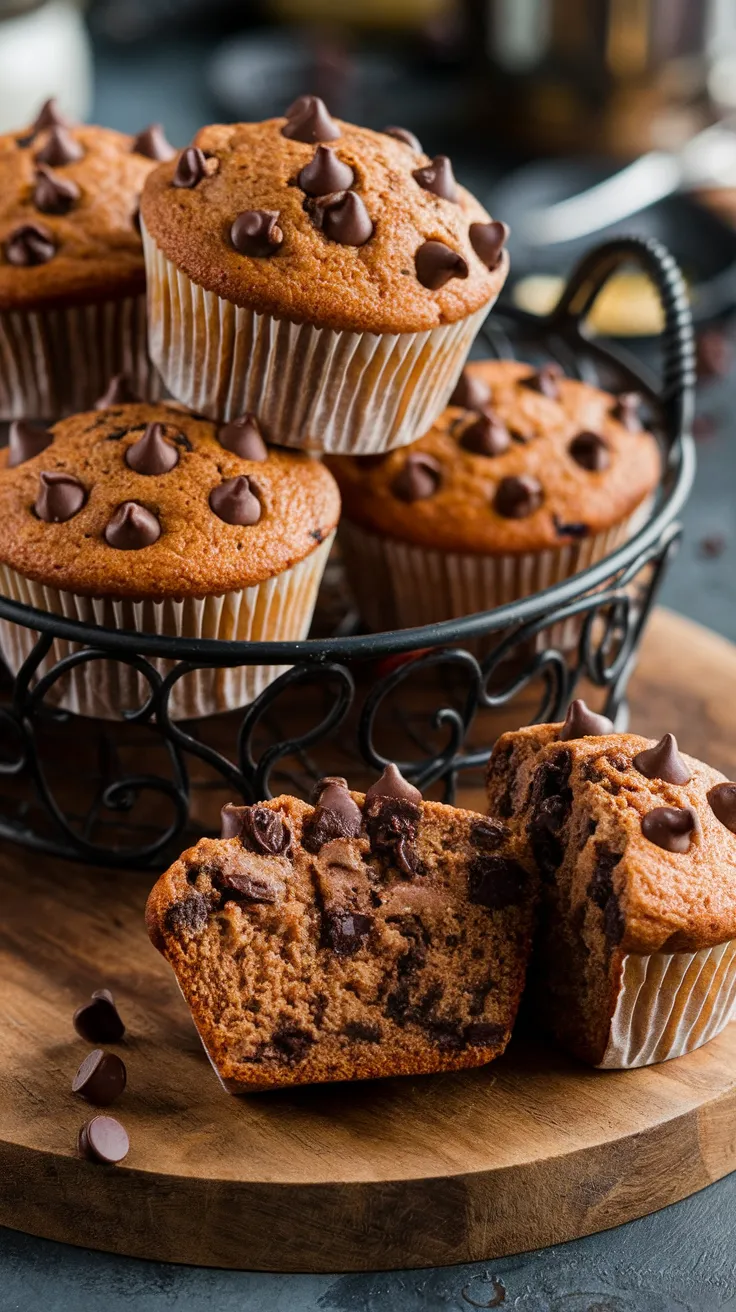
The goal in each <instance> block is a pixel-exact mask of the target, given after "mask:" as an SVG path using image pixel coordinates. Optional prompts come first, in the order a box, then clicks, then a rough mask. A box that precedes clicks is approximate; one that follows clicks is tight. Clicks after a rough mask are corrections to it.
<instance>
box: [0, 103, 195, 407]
mask: <svg viewBox="0 0 736 1312" xmlns="http://www.w3.org/2000/svg"><path fill="white" fill-rule="evenodd" d="M173 154H175V151H174V150H173V148H172V147H171V146H170V145H169V144H168V142H167V141H166V139H165V137H164V135H163V132H162V131H161V128H160V127H159V126H158V125H153V126H152V127H149V128H146V129H145V130H144V131H143V132H140V133H139V134H138V136H136V137H130V136H126V135H125V134H124V133H122V132H113V131H112V130H111V129H110V128H101V127H90V126H86V125H83V124H74V125H72V124H70V123H68V122H67V121H66V120H65V119H64V118H63V117H62V116H61V115H60V113H59V111H58V109H57V108H56V105H55V103H54V102H53V101H47V103H46V104H45V105H44V106H43V108H42V110H41V112H40V114H39V116H38V118H37V119H36V121H35V123H34V124H32V126H30V127H28V128H24V129H23V130H22V131H19V132H8V133H5V134H4V135H3V136H0V419H14V418H19V417H21V416H25V417H31V418H42V419H55V418H58V417H59V416H60V415H62V414H68V413H70V412H72V411H74V410H82V409H85V408H86V407H87V406H90V405H92V404H93V403H94V401H95V398H96V397H98V396H99V395H100V394H101V392H102V391H103V389H104V387H105V385H106V384H107V381H108V379H109V378H110V376H111V375H112V374H117V373H126V374H128V375H129V376H130V380H131V383H132V385H133V388H134V390H135V391H136V392H137V393H138V394H139V395H145V396H149V395H151V394H152V386H153V380H154V379H155V372H154V371H153V370H152V369H151V366H150V364H149V361H148V356H147V350H146V299H145V266H144V261H143V247H142V245H141V237H140V231H139V227H138V202H139V197H140V192H141V188H142V186H143V183H144V181H145V179H146V176H147V174H149V173H150V172H151V170H152V169H153V168H154V167H155V166H156V164H158V163H160V162H161V161H162V160H165V159H168V158H169V157H170V156H171V155H173Z"/></svg>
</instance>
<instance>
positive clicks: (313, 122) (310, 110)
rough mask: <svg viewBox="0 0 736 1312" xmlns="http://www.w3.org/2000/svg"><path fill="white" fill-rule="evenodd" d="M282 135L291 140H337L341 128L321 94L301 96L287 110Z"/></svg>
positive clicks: (313, 141) (314, 141) (312, 141)
mask: <svg viewBox="0 0 736 1312" xmlns="http://www.w3.org/2000/svg"><path fill="white" fill-rule="evenodd" d="M281 135H282V137H288V138H289V139H290V140H291V141H306V142H311V143H312V144H314V143H316V142H318V141H336V140H337V138H338V137H339V136H340V129H339V127H338V126H337V123H336V122H335V120H334V119H332V118H330V115H329V112H328V110H327V106H326V105H325V102H324V100H320V98H319V96H299V97H298V98H297V99H296V100H295V101H294V103H293V104H292V105H290V106H289V108H288V109H287V111H286V122H285V124H284V126H283V127H282V129H281Z"/></svg>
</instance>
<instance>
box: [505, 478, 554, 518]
mask: <svg viewBox="0 0 736 1312" xmlns="http://www.w3.org/2000/svg"><path fill="white" fill-rule="evenodd" d="M543 499H544V494H543V492H542V485H541V483H540V482H539V480H538V479H536V478H535V477H534V475H533V474H519V475H518V476H517V475H513V474H512V475H510V476H509V477H508V478H502V479H501V482H500V483H499V485H498V487H497V488H496V495H495V497H494V498H493V509H494V510H495V511H496V514H497V515H503V517H504V519H526V517H527V515H533V514H534V512H535V510H538V509H539V507H540V506H541V504H542V501H543Z"/></svg>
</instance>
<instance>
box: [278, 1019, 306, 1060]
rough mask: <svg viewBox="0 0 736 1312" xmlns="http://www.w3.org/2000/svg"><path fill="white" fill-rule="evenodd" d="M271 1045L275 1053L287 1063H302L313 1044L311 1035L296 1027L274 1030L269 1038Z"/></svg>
mask: <svg viewBox="0 0 736 1312" xmlns="http://www.w3.org/2000/svg"><path fill="white" fill-rule="evenodd" d="M271 1043H272V1045H273V1047H274V1048H275V1049H276V1053H277V1054H278V1055H279V1056H280V1057H281V1058H282V1059H284V1060H286V1061H288V1062H297V1061H303V1060H304V1058H305V1057H306V1055H307V1053H308V1051H309V1049H310V1048H311V1046H312V1044H313V1043H314V1039H313V1038H312V1036H311V1034H308V1033H307V1032H306V1030H300V1029H299V1028H298V1027H297V1026H289V1027H285V1028H284V1029H280V1030H276V1031H275V1033H274V1034H273V1035H272V1036H271Z"/></svg>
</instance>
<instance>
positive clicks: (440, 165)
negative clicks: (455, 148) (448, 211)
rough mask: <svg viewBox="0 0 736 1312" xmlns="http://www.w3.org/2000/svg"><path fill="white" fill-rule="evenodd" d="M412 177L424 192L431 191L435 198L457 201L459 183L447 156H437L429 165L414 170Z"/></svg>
mask: <svg viewBox="0 0 736 1312" xmlns="http://www.w3.org/2000/svg"><path fill="white" fill-rule="evenodd" d="M411 176H412V177H413V178H414V180H415V182H418V183H419V186H420V187H422V188H423V189H424V191H430V192H431V193H432V195H433V196H439V197H441V199H442V200H452V201H457V183H456V181H455V174H454V173H453V171H452V164H451V163H450V160H449V158H448V156H447V155H435V157H434V159H433V160H431V161H430V163H429V164H423V165H422V167H421V168H418V169H414V172H413V173H412V175H411Z"/></svg>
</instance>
